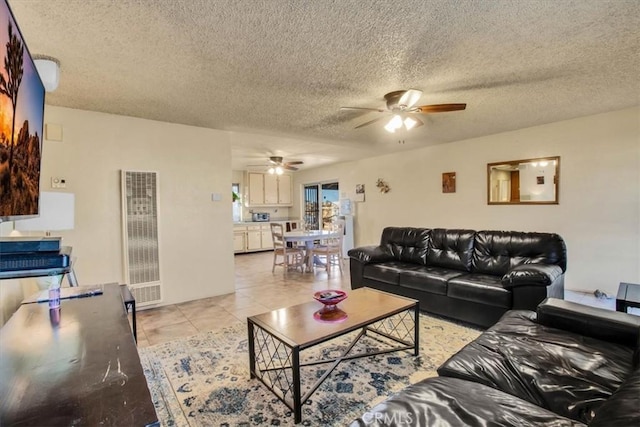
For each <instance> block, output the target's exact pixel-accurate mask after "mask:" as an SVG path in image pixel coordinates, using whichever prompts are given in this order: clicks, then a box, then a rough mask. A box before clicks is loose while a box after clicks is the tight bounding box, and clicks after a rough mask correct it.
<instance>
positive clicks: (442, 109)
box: [411, 104, 467, 114]
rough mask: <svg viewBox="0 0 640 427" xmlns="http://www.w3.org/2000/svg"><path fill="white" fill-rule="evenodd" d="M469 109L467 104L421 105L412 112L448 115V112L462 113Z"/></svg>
mask: <svg viewBox="0 0 640 427" xmlns="http://www.w3.org/2000/svg"><path fill="white" fill-rule="evenodd" d="M465 108H467V104H433V105H420V106H418V107H415V108H412V110H411V111H412V112H415V113H423V114H428V113H446V112H447V111H460V110H464V109H465Z"/></svg>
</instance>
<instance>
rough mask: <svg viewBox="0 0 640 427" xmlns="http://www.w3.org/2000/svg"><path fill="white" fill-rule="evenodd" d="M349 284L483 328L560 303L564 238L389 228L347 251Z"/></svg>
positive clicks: (355, 287) (535, 234)
mask: <svg viewBox="0 0 640 427" xmlns="http://www.w3.org/2000/svg"><path fill="white" fill-rule="evenodd" d="M348 255H349V257H350V272H351V287H352V289H357V288H360V287H363V286H367V287H370V288H375V289H379V290H382V291H386V292H391V293H394V294H398V295H403V296H406V297H409V298H414V299H417V300H419V301H420V309H421V310H424V311H428V312H431V313H435V314H439V315H442V316H446V317H450V318H453V319H458V320H462V321H465V322H469V323H473V324H476V325H479V326H482V327H488V326H491V325H493V324H494V323H495V322H496V321H497V320H498V319H499V318H500V316H502V315H503V314H504V313H506V312H507V311H508V310H511V309H526V310H535V308H536V306H537V305H538V304H539V303H540V302H541V301H542V300H544V299H545V298H546V297H555V298H560V299H562V298H564V273H565V271H566V267H567V257H566V246H565V243H564V240H562V238H561V237H560V236H558V235H557V234H552V233H525V232H517V231H474V230H447V229H442V228H434V229H428V228H412V227H387V228H385V229H384V230H383V231H382V237H381V239H380V245H378V246H365V247H359V248H355V249H351V250H350V251H349V252H348Z"/></svg>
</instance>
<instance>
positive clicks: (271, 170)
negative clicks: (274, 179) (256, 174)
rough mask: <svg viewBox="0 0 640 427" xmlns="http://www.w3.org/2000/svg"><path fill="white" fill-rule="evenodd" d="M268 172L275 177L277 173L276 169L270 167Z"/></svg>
mask: <svg viewBox="0 0 640 427" xmlns="http://www.w3.org/2000/svg"><path fill="white" fill-rule="evenodd" d="M267 172H269V173H270V174H271V175H273V174H274V173H276V169H275V168H274V167H270V168H269V169H267Z"/></svg>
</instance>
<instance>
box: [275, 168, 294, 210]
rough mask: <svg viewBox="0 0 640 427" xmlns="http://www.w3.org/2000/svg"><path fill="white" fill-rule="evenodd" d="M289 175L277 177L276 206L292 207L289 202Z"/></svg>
mask: <svg viewBox="0 0 640 427" xmlns="http://www.w3.org/2000/svg"><path fill="white" fill-rule="evenodd" d="M292 187H293V185H292V183H291V175H280V176H279V177H278V204H280V205H292V204H293V202H292V200H291V190H292Z"/></svg>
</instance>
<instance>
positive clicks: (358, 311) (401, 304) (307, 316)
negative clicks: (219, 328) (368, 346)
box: [249, 288, 417, 348]
mask: <svg viewBox="0 0 640 427" xmlns="http://www.w3.org/2000/svg"><path fill="white" fill-rule="evenodd" d="M347 294H348V297H347V299H346V300H344V301H342V302H341V303H339V304H338V307H339V308H340V309H342V310H343V311H345V312H346V313H347V315H348V317H347V319H346V320H344V321H341V322H336V323H329V322H320V321H318V320H316V319H314V318H313V313H315V312H316V311H318V310H320V309H321V308H322V307H323V304H321V303H320V302H318V301H315V300H314V299H313V296H312V295H309V299H310V300H311V301H310V302H308V303H304V304H299V305H294V306H291V307H285V308H281V309H278V310H273V311H270V312H268V313H262V314H258V315H256V316H251V317H250V318H249V321H250V322H253V323H255V324H256V325H258V326H259V327H261V328H263V329H265V330H267V331H269V332H270V333H272V334H273V335H275V336H277V337H278V338H279V339H281V340H282V341H284V342H286V343H287V344H288V345H290V346H300V347H301V348H305V347H310V346H312V345H315V344H317V343H320V342H324V341H326V340H328V339H331V338H334V337H337V336H340V335H342V334H344V333H346V332H350V331H353V330H356V329H359V328H362V327H363V326H366V325H369V324H371V323H373V322H375V321H378V320H380V319H384V318H386V317H389V316H390V315H392V314H395V313H400V312H402V311H405V310H408V309H410V308H412V307H414V306H415V305H416V304H417V301H416V300H413V299H410V298H405V297H401V296H397V295H392V294H389V293H386V292H382V291H378V290H375V289H369V288H360V289H356V290H353V291H348V292H347Z"/></svg>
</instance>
